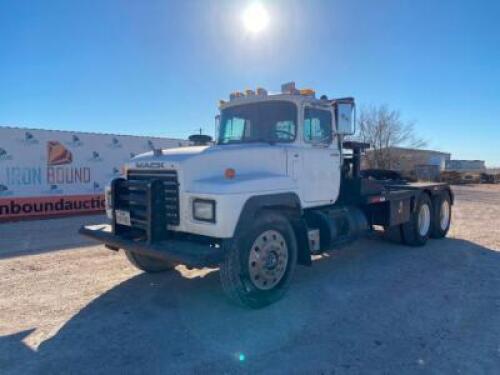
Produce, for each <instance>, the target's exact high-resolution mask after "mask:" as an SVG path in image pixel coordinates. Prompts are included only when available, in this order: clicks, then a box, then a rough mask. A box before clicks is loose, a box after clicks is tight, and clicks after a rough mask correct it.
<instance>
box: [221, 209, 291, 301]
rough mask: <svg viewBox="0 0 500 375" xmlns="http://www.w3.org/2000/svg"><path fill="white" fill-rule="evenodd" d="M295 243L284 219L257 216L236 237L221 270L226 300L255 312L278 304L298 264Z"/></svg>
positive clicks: (270, 214)
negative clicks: (275, 303) (227, 298)
mask: <svg viewBox="0 0 500 375" xmlns="http://www.w3.org/2000/svg"><path fill="white" fill-rule="evenodd" d="M297 253H298V251H297V241H296V238H295V233H294V231H293V228H292V226H291V224H290V223H289V221H288V220H287V218H286V217H284V216H283V215H281V214H278V213H274V212H265V213H262V214H260V215H259V216H257V218H256V219H255V220H254V221H253V224H252V225H251V226H250V227H249V228H248V229H246V230H245V231H243V232H242V233H239V234H236V235H235V238H234V240H233V243H232V246H231V247H230V248H229V250H228V253H227V254H226V257H225V259H224V263H223V264H222V265H221V267H220V280H221V283H222V288H223V289H224V292H225V293H226V295H227V296H228V297H229V299H230V300H231V301H232V302H234V303H236V304H238V305H240V306H244V307H249V308H253V309H258V308H261V307H264V306H267V305H270V304H272V303H274V302H276V301H278V300H279V299H280V298H281V297H282V296H283V295H284V294H285V292H286V290H287V289H288V287H289V285H290V282H291V279H292V276H293V273H294V271H295V266H296V264H297Z"/></svg>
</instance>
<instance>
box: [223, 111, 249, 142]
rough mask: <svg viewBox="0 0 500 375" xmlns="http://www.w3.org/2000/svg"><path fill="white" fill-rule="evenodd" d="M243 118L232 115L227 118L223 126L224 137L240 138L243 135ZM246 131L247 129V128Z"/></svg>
mask: <svg viewBox="0 0 500 375" xmlns="http://www.w3.org/2000/svg"><path fill="white" fill-rule="evenodd" d="M245 122H246V121H245V119H242V118H238V117H233V118H230V119H228V120H227V122H226V124H225V126H224V134H223V136H224V139H227V140H240V139H242V138H243V136H244V135H245ZM247 132H248V130H247Z"/></svg>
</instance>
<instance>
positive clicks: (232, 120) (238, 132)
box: [217, 101, 297, 144]
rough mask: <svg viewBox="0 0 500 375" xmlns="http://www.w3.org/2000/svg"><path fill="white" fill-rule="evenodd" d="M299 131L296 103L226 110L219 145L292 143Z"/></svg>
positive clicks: (245, 105)
mask: <svg viewBox="0 0 500 375" xmlns="http://www.w3.org/2000/svg"><path fill="white" fill-rule="evenodd" d="M296 128H297V107H296V105H295V104H294V103H291V102H284V101H268V102H260V103H252V104H244V105H239V106H234V107H230V108H227V109H224V110H223V111H222V113H221V125H220V130H219V139H218V142H217V143H218V144H231V143H251V142H268V143H275V142H285V143H289V142H293V141H294V140H295V133H296Z"/></svg>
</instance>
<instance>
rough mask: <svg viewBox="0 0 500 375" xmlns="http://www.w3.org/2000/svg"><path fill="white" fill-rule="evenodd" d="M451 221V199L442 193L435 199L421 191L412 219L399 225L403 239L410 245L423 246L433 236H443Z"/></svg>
mask: <svg viewBox="0 0 500 375" xmlns="http://www.w3.org/2000/svg"><path fill="white" fill-rule="evenodd" d="M450 223H451V199H450V195H449V194H448V193H442V194H440V195H437V196H435V197H434V198H433V199H431V198H430V196H429V195H428V194H426V193H421V194H420V195H419V196H418V198H417V201H416V207H415V210H414V212H412V213H411V214H410V220H409V221H408V222H406V223H404V224H401V225H400V226H399V229H400V231H401V239H402V241H403V242H404V243H405V244H407V245H410V246H423V245H425V243H426V242H427V240H428V239H429V238H430V237H432V238H443V237H445V236H446V234H447V233H448V230H449V229H450Z"/></svg>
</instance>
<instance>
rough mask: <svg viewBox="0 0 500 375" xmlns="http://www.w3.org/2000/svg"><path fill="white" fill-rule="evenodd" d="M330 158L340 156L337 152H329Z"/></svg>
mask: <svg viewBox="0 0 500 375" xmlns="http://www.w3.org/2000/svg"><path fill="white" fill-rule="evenodd" d="M330 156H340V153H339V152H331V153H330Z"/></svg>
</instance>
